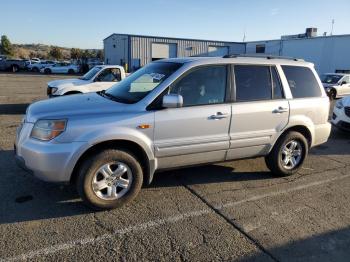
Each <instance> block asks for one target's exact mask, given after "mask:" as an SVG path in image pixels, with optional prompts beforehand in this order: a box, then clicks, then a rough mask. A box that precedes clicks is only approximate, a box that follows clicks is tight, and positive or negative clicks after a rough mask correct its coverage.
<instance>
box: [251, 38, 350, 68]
mask: <svg viewBox="0 0 350 262" xmlns="http://www.w3.org/2000/svg"><path fill="white" fill-rule="evenodd" d="M257 44H265V48H266V50H265V53H266V54H271V55H281V56H289V57H296V58H302V59H304V60H306V61H308V62H312V63H314V64H315V69H316V70H317V72H318V73H319V74H323V73H334V72H335V71H336V70H350V35H342V36H328V37H313V38H302V39H287V40H271V41H256V42H248V43H246V52H247V53H248V54H251V53H255V51H256V45H257Z"/></svg>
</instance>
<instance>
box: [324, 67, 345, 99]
mask: <svg viewBox="0 0 350 262" xmlns="http://www.w3.org/2000/svg"><path fill="white" fill-rule="evenodd" d="M321 81H322V84H323V86H324V88H325V89H326V92H327V94H328V96H329V97H330V98H331V99H336V98H338V97H343V96H346V95H350V74H339V73H336V74H324V75H322V76H321Z"/></svg>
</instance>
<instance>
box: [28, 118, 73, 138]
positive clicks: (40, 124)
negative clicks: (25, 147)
mask: <svg viewBox="0 0 350 262" xmlns="http://www.w3.org/2000/svg"><path fill="white" fill-rule="evenodd" d="M66 125H67V120H65V119H59V120H38V121H37V122H36V123H35V124H34V127H33V129H32V132H31V134H30V137H32V138H35V139H39V140H43V141H48V140H51V139H54V138H55V137H57V136H59V135H60V134H62V133H63V132H64V130H65V129H66Z"/></svg>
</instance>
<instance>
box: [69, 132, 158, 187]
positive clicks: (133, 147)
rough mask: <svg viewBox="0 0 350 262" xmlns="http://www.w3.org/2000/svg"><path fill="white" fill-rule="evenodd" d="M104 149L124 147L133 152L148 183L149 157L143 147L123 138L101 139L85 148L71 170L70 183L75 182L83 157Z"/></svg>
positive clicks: (151, 176)
mask: <svg viewBox="0 0 350 262" xmlns="http://www.w3.org/2000/svg"><path fill="white" fill-rule="evenodd" d="M105 149H124V150H127V151H130V152H131V153H132V154H134V156H135V157H136V158H137V160H138V161H140V164H141V168H142V170H143V177H144V184H145V185H149V184H150V183H151V182H152V180H153V173H154V172H153V169H154V168H153V167H151V165H150V159H149V157H148V155H147V153H146V151H145V150H144V148H143V147H142V146H141V145H139V144H138V143H136V142H134V141H131V140H123V139H114V140H107V141H102V142H99V143H97V144H94V145H92V146H91V147H89V148H88V149H86V150H85V151H84V152H83V153H82V154H81V156H80V157H79V159H78V161H77V162H76V163H75V166H74V168H73V171H72V174H71V177H70V182H71V183H75V182H76V179H77V176H78V171H79V168H80V166H81V164H82V163H83V161H84V160H85V159H87V158H88V157H90V156H91V155H93V154H95V153H97V152H99V151H102V150H105Z"/></svg>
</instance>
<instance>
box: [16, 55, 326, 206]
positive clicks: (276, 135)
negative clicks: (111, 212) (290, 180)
mask: <svg viewBox="0 0 350 262" xmlns="http://www.w3.org/2000/svg"><path fill="white" fill-rule="evenodd" d="M329 105H330V101H329V99H328V97H327V95H326V93H325V91H324V88H323V87H322V83H321V81H320V80H319V77H318V76H317V73H316V71H315V69H314V66H313V64H311V63H307V62H304V61H299V60H298V61H294V60H288V59H278V58H271V57H270V58H269V59H265V58H250V57H240V56H232V57H231V56H227V57H225V58H215V57H212V58H199V57H192V58H175V59H165V60H158V61H156V62H152V63H150V64H148V65H146V66H145V67H143V68H141V69H139V70H138V71H136V72H135V73H133V74H131V75H130V76H128V77H127V78H125V79H124V80H122V81H121V82H120V83H119V84H118V85H116V86H113V87H111V88H109V89H108V90H107V91H101V92H96V93H88V94H82V95H71V96H65V97H60V98H56V99H50V100H44V101H39V102H35V103H33V104H32V105H30V106H29V108H28V109H27V114H26V116H25V117H24V119H23V122H22V124H21V126H20V127H19V128H18V131H17V137H16V142H15V155H16V161H17V163H18V165H19V166H22V167H23V168H26V169H27V170H31V172H32V173H33V174H34V175H35V176H36V177H38V178H40V179H43V180H46V181H51V182H70V181H71V182H76V185H77V189H78V192H79V194H80V196H81V198H82V199H83V200H84V202H85V203H86V204H88V205H89V206H90V207H92V208H95V209H110V208H116V207H120V206H122V205H123V204H125V203H127V202H129V201H131V200H132V199H134V198H135V197H136V196H137V194H138V192H139V191H140V189H141V186H142V184H150V183H151V182H152V179H153V174H154V173H155V172H156V171H159V170H164V169H171V168H179V167H184V166H189V165H198V164H207V163H212V162H220V161H231V160H235V159H241V158H252V157H259V156H263V157H265V161H266V164H267V166H268V168H269V169H270V170H271V171H272V173H273V174H275V175H277V176H287V175H291V174H294V173H295V172H297V171H298V170H299V169H300V168H301V166H302V165H303V163H304V160H305V158H306V156H307V154H308V151H309V149H310V148H311V147H314V146H317V145H319V144H322V143H324V142H326V141H327V139H328V137H329V134H330V130H331V125H330V123H329V122H328V111H329Z"/></svg>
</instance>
